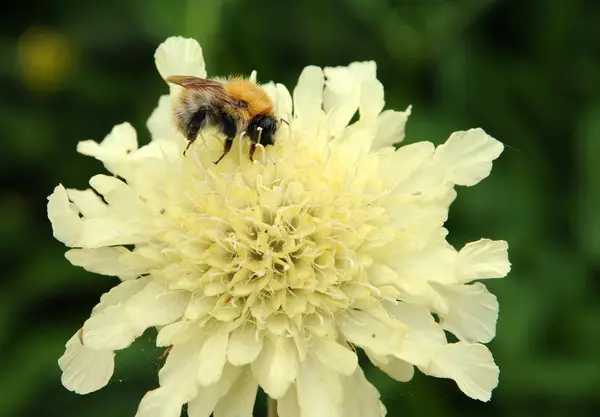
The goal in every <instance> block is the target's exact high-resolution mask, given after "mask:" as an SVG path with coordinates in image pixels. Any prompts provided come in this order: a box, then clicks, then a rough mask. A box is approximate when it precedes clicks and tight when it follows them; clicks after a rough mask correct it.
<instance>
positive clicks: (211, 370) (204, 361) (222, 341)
mask: <svg viewBox="0 0 600 417" xmlns="http://www.w3.org/2000/svg"><path fill="white" fill-rule="evenodd" d="M228 341H229V333H227V331H226V330H225V327H224V326H219V327H218V328H215V329H212V330H211V332H210V333H209V335H208V337H207V338H206V340H205V342H204V344H203V345H202V349H201V350H200V366H199V367H198V383H199V384H200V385H203V386H207V385H212V384H214V383H215V382H217V381H218V380H219V379H220V378H221V374H222V373H223V367H224V366H225V362H226V361H227V359H226V358H227V342H228Z"/></svg>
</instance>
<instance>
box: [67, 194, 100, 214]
mask: <svg viewBox="0 0 600 417" xmlns="http://www.w3.org/2000/svg"><path fill="white" fill-rule="evenodd" d="M67 195H68V196H69V200H71V201H72V202H73V204H75V207H77V210H78V211H79V212H80V213H81V214H82V215H83V216H84V217H96V216H105V215H106V214H107V213H108V206H107V205H106V203H105V202H104V201H102V199H101V198H100V196H98V194H96V193H95V192H94V190H92V189H89V188H88V189H87V190H74V189H72V188H68V189H67Z"/></svg>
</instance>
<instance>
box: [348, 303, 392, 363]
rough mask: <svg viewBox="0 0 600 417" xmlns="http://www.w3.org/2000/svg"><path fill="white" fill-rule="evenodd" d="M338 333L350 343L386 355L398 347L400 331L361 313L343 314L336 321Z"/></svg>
mask: <svg viewBox="0 0 600 417" xmlns="http://www.w3.org/2000/svg"><path fill="white" fill-rule="evenodd" d="M338 325H339V328H340V331H341V332H342V334H343V335H344V337H345V338H346V339H347V340H348V341H349V342H351V343H353V344H355V345H357V346H360V347H363V348H368V349H371V350H372V351H373V352H375V353H376V354H378V355H387V354H389V353H391V352H392V351H394V349H395V348H396V347H397V346H398V345H399V343H400V340H401V339H400V338H401V331H400V330H399V329H394V328H390V326H388V325H386V324H385V323H383V322H381V321H379V320H377V319H376V318H375V317H373V316H372V315H370V314H368V313H366V312H363V311H354V312H353V313H352V314H345V315H344V316H342V317H340V319H339V321H338Z"/></svg>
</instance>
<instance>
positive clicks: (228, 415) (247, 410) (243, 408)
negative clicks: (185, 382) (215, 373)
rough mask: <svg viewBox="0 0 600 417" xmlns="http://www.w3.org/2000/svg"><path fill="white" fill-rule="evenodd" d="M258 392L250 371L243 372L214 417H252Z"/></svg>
mask: <svg viewBox="0 0 600 417" xmlns="http://www.w3.org/2000/svg"><path fill="white" fill-rule="evenodd" d="M257 391H258V383H257V382H256V379H254V377H253V376H252V372H251V371H250V369H248V368H247V369H245V370H244V371H242V373H241V375H240V376H239V377H238V379H237V380H236V381H235V383H234V384H233V386H232V387H231V389H230V390H229V392H228V393H227V394H226V395H225V396H224V397H223V398H222V399H221V400H220V401H219V403H218V404H217V407H216V408H215V413H214V417H252V411H253V409H254V402H255V401H256V392H257ZM192 417H195V416H192ZM281 417H283V416H281Z"/></svg>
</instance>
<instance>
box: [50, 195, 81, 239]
mask: <svg viewBox="0 0 600 417" xmlns="http://www.w3.org/2000/svg"><path fill="white" fill-rule="evenodd" d="M48 218H49V219H50V222H51V223H52V231H53V234H54V237H55V238H56V239H57V240H59V241H61V242H62V243H64V244H65V245H67V246H69V247H73V246H77V245H78V243H79V236H80V234H81V228H82V221H81V219H80V218H79V213H78V212H77V210H75V208H74V207H73V206H72V205H71V203H70V202H69V196H68V195H67V190H65V187H63V186H62V185H58V186H57V187H56V188H55V189H54V192H53V193H52V194H51V195H50V196H49V197H48Z"/></svg>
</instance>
